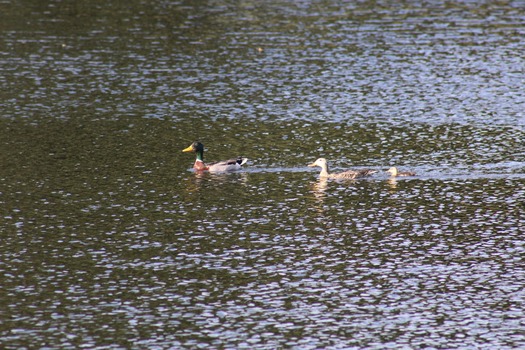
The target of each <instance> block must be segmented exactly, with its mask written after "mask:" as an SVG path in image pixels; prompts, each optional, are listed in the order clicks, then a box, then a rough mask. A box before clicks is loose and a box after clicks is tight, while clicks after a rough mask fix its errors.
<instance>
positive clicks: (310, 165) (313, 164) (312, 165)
mask: <svg viewBox="0 0 525 350" xmlns="http://www.w3.org/2000/svg"><path fill="white" fill-rule="evenodd" d="M308 166H309V167H314V166H317V165H316V164H315V163H312V164H308Z"/></svg>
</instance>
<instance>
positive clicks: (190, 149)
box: [182, 141, 204, 152]
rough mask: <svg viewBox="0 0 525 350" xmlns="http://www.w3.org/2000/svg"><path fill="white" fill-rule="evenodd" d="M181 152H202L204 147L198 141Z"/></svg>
mask: <svg viewBox="0 0 525 350" xmlns="http://www.w3.org/2000/svg"><path fill="white" fill-rule="evenodd" d="M182 152H204V145H203V144H202V143H200V142H199V141H195V142H194V143H192V144H191V145H189V146H188V147H186V148H185V149H183V150H182Z"/></svg>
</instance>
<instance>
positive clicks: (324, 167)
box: [308, 158, 377, 180]
mask: <svg viewBox="0 0 525 350" xmlns="http://www.w3.org/2000/svg"><path fill="white" fill-rule="evenodd" d="M308 166H309V167H316V166H318V167H321V173H320V174H319V176H320V177H321V178H325V179H340V180H353V179H357V178H360V177H366V176H370V175H372V174H374V173H377V171H375V170H371V169H359V170H347V171H344V172H342V173H335V174H330V173H329V172H328V163H327V162H326V159H324V158H319V159H317V160H316V161H315V162H313V163H312V164H309V165H308Z"/></svg>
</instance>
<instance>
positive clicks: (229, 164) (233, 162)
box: [182, 141, 248, 172]
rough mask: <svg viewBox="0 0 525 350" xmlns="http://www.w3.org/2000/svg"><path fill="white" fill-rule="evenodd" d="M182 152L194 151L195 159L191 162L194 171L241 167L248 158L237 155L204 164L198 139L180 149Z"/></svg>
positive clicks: (216, 170)
mask: <svg viewBox="0 0 525 350" xmlns="http://www.w3.org/2000/svg"><path fill="white" fill-rule="evenodd" d="M182 152H195V153H196V155H197V159H195V163H194V164H193V169H195V171H210V172H227V171H235V170H239V169H241V166H242V165H243V164H245V163H246V162H247V161H248V158H242V157H238V158H237V159H229V160H223V161H221V162H215V163H210V164H206V163H204V145H203V144H202V143H200V142H199V141H195V142H194V143H192V144H191V145H189V146H188V147H186V148H185V149H183V150H182Z"/></svg>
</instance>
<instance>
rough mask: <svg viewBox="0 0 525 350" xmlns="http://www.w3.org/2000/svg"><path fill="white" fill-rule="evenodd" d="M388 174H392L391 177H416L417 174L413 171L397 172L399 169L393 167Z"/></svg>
mask: <svg viewBox="0 0 525 350" xmlns="http://www.w3.org/2000/svg"><path fill="white" fill-rule="evenodd" d="M386 172H387V173H390V176H391V177H397V176H416V173H415V172H413V171H397V168H396V167H395V166H393V167H391V168H390V169H388V170H387V171H386Z"/></svg>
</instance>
